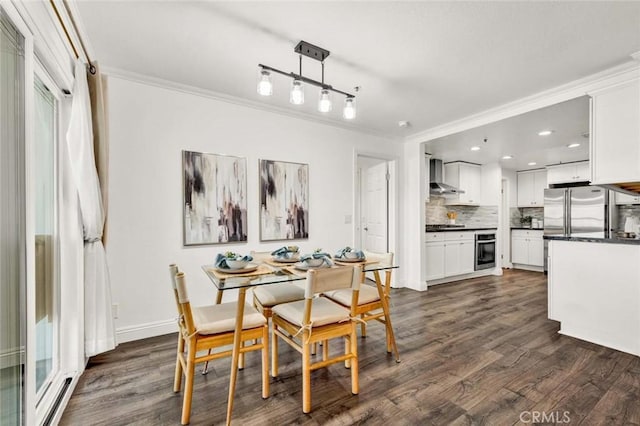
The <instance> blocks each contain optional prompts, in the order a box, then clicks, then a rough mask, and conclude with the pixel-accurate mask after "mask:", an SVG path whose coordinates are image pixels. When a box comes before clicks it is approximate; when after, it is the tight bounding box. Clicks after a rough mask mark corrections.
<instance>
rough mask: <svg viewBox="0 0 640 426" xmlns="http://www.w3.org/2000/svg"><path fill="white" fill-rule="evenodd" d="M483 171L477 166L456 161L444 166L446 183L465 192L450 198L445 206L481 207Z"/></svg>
mask: <svg viewBox="0 0 640 426" xmlns="http://www.w3.org/2000/svg"><path fill="white" fill-rule="evenodd" d="M480 179H481V170H480V166H479V165H477V164H471V163H464V162H461V161H456V162H453V163H447V164H445V165H444V182H445V183H446V184H449V185H451V186H454V187H456V188H458V189H461V190H463V191H464V194H456V195H454V196H448V197H447V198H446V201H445V204H448V205H468V206H479V205H480V197H481V188H480Z"/></svg>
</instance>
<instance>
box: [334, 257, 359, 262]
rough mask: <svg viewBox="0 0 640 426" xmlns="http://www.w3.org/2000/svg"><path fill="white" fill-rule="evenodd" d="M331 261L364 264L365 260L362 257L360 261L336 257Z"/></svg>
mask: <svg viewBox="0 0 640 426" xmlns="http://www.w3.org/2000/svg"><path fill="white" fill-rule="evenodd" d="M333 260H335V261H336V262H347V263H356V262H364V261H365V260H366V259H365V258H364V257H363V258H362V259H347V258H346V257H336V258H334V259H333Z"/></svg>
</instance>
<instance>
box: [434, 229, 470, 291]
mask: <svg viewBox="0 0 640 426" xmlns="http://www.w3.org/2000/svg"><path fill="white" fill-rule="evenodd" d="M425 255H426V263H425V267H426V279H427V281H432V280H437V279H440V278H446V277H452V276H454V275H462V274H468V273H471V272H473V271H474V269H475V262H474V259H475V233H474V232H469V231H467V232H464V231H462V232H428V233H427V243H426V250H425Z"/></svg>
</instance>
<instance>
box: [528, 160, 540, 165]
mask: <svg viewBox="0 0 640 426" xmlns="http://www.w3.org/2000/svg"><path fill="white" fill-rule="evenodd" d="M527 164H528V165H529V166H535V165H536V164H538V163H536V162H535V161H531V162H529V163H527Z"/></svg>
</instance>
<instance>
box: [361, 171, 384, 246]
mask: <svg viewBox="0 0 640 426" xmlns="http://www.w3.org/2000/svg"><path fill="white" fill-rule="evenodd" d="M363 176H364V177H365V179H364V182H363V183H364V185H363V203H362V212H361V213H362V221H361V223H362V232H363V238H362V241H363V248H364V249H365V250H369V251H374V252H378V253H386V252H387V251H388V211H389V208H388V185H387V179H388V172H387V163H386V162H383V163H381V164H377V165H375V166H371V167H369V168H367V169H365V170H363Z"/></svg>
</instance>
